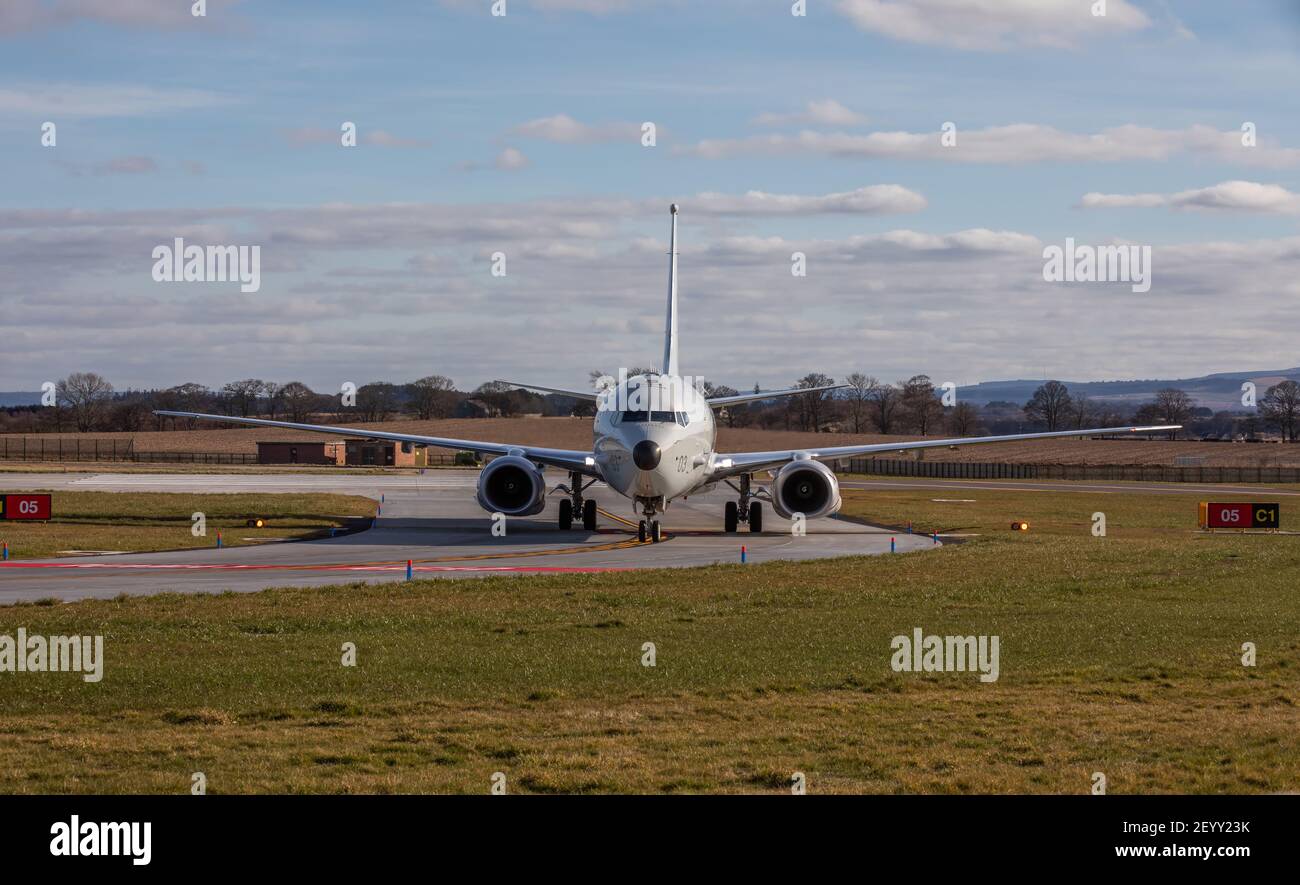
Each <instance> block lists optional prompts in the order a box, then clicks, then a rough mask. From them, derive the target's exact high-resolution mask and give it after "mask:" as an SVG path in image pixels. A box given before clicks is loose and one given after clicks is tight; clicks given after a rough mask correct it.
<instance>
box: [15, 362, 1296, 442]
mask: <svg viewBox="0 0 1300 885" xmlns="http://www.w3.org/2000/svg"><path fill="white" fill-rule="evenodd" d="M653 371H654V370H653V369H644V368H636V369H631V370H629V372H628V374H629V375H636V374H641V373H647V372H649V373H653ZM604 374H605V373H603V372H600V371H598V370H597V371H592V372H591V379H592V381H593V383H594V382H595V381H596V379H598V378H599V377H601V376H602V375H604ZM835 383H836V382H835V379H834V378H832V377H831V376H829V375H826V374H823V373H820V372H811V373H809V374H807V375H804V376H803V377H802V378H799V379H798V380H797V381H795V382H794V384H793V385H792V386H794V387H798V388H808V389H809V392H808V393H807V394H801V395H797V396H791V397H787V398H783V399H776V400H767V401H761V400H760V401H757V402H753V403H747V404H741V405H738V406H731V407H728V408H726V409H724V410H723V411H722V412H721V414H720V420H721V421H722V422H723V423H724V424H725V425H727V426H730V427H758V428H763V429H779V430H799V431H804V432H814V433H821V432H842V433H855V434H863V433H877V434H884V435H896V434H906V435H916V436H936V435H943V436H954V437H966V436H978V435H983V434H1002V433H1020V432H1026V433H1027V432H1034V431H1040V430H1048V431H1051V430H1068V429H1075V428H1077V429H1085V428H1088V427H1114V426H1120V425H1124V424H1134V423H1135V424H1181V425H1184V427H1185V430H1184V432H1183V435H1184V436H1201V437H1215V438H1235V437H1238V436H1241V437H1247V438H1253V437H1255V436H1256V435H1257V434H1259V433H1261V432H1263V431H1265V430H1276V431H1278V432H1280V433H1281V435H1282V437H1283V439H1286V440H1288V441H1290V442H1295V441H1296V440H1297V436H1298V435H1300V385H1297V383H1296V382H1295V381H1290V380H1287V381H1283V382H1281V383H1279V384H1276V385H1274V386H1272V387H1269V388H1268V390H1267V391H1266V392H1265V394H1264V396H1263V397H1262V398H1261V399H1260V400H1259V404H1258V409H1257V411H1256V412H1253V413H1252V412H1218V413H1215V412H1212V411H1211V410H1210V409H1207V408H1203V407H1198V406H1197V405H1196V403H1195V401H1194V400H1193V399H1192V397H1191V396H1189V395H1188V394H1187V392H1186V391H1183V390H1179V389H1176V388H1165V389H1163V390H1160V391H1158V392H1157V393H1156V395H1155V398H1154V399H1153V400H1151V401H1150V402H1146V403H1140V404H1129V405H1126V404H1123V403H1118V402H1115V401H1112V400H1106V401H1098V400H1093V399H1090V398H1088V397H1086V396H1082V395H1078V394H1072V393H1071V392H1070V391H1069V389H1068V388H1067V386H1066V385H1065V384H1063V383H1062V382H1060V381H1046V382H1044V383H1043V384H1042V385H1041V386H1039V387H1038V389H1037V390H1035V391H1034V393H1033V395H1032V396H1031V397H1030V399H1029V401H1028V402H1026V403H1023V404H1015V403H1008V402H991V403H986V404H983V405H979V406H977V405H974V404H972V403H968V402H963V401H960V400H958V399H957V398H956V396H955V391H952V392H951V393H950V395H949V396H948V397H947V398H945V391H943V390H942V389H940V388H937V387H936V385H935V384H934V382H933V381H931V379H930V378H929V376H927V375H914V376H912V377H911V378H908V379H906V380H900V381H896V382H892V383H891V382H883V381H880V380H878V379H876V378H873V377H871V376H869V375H865V374H863V373H861V372H853V373H850V374H849V375H847V376H845V378H844V380H843V381H842V382H841V383H842V384H843V385H844V386H843V387H842V388H840V389H838V390H834V391H818V390H815V389H814V388H818V387H826V386H829V385H832V384H835ZM753 390H754V392H756V393H757V392H759V391H760V390H761V388H759V387H758V385H755V386H754V387H753ZM703 392H704V394H705V395H706V396H734V395H736V394H738V393H739V391H738V390H737V389H736V388H733V387H729V386H727V385H721V384H712V383H705V384H704V385H703ZM55 399H56V404H55V405H53V406H48V407H41V406H24V407H12V408H9V409H7V410H5V412H3V413H0V431H4V432H10V433H12V432H41V431H55V432H58V431H68V430H76V431H80V432H82V433H89V432H94V431H126V432H138V431H142V430H192V429H194V428H195V427H196V426H197V423H198V422H197V421H196V420H195V419H192V418H170V417H164V416H158V415H154V414H153V412H154V410H155V409H165V410H171V411H182V412H205V413H211V414H222V415H232V416H238V417H245V418H247V417H261V418H269V419H272V420H277V419H278V420H288V421H294V422H298V423H311V422H317V421H321V420H327V421H332V422H335V423H356V422H362V421H364V422H382V421H389V420H394V419H411V418H413V419H419V420H433V419H439V418H450V417H509V416H514V415H522V414H542V415H578V416H582V415H590V414H592V410H593V408H594V406H593V405H592V404H591V403H589V402H585V401H581V400H576V399H574V398H573V397H565V396H563V395H555V394H552V395H547V396H542V395H540V394H537V393H532V392H529V391H524V390H520V389H518V388H514V387H511V386H510V385H509V384H505V383H503V382H499V381H491V382H487V383H485V384H480V385H479V386H478V387H476V388H473V389H472V390H468V391H462V390H459V389H458V388H457V387H456V384H455V383H454V382H453V381H452V379H451V378H448V377H447V376H445V375H427V376H425V377H423V378H419V379H417V380H415V381H410V382H406V383H393V382H388V381H374V382H370V383H368V384H363V385H360V386H359V387H356V388H355V390H352V389H348V390H346V391H339V392H337V393H328V394H327V393H318V392H316V391H314V390H312V389H311V388H310V387H309V386H307V385H306V384H305V383H303V382H301V381H289V382H286V383H277V382H274V381H266V380H263V379H259V378H245V379H242V380H239V381H232V382H230V383H228V384H225V385H222V386H221V387H220V388H216V389H212V388H209V387H207V386H205V385H203V384H198V383H194V382H187V383H184V384H178V385H176V386H175V387H169V388H165V389H160V390H143V391H141V390H127V391H120V392H119V391H117V390H115V389H114V387H113V385H112V384H111V383H110V382H109V381H108V380H107V379H106V378H104V377H103V376H101V375H98V374H96V373H94V372H74V373H72V374H70V375H68V377H66V378H64V379H61V380H60V381H59V382H58V383H57V385H56V390H55ZM1175 435H1176V434H1171V437H1172V436H1175Z"/></svg>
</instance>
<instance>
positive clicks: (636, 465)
mask: <svg viewBox="0 0 1300 885" xmlns="http://www.w3.org/2000/svg"><path fill="white" fill-rule="evenodd" d="M670 212H671V214H672V235H671V240H670V246H669V255H670V261H669V272H668V316H667V321H666V324H665V325H666V328H665V329H664V356H663V363H662V364H661V371H660V372H658V373H649V374H642V375H635V376H632V377H630V378H626V377H620V378H619V379H618V380H617V382H614V383H611V384H608V385H606V386H605V387H604V388H603V389H598V390H596V391H592V392H587V391H577V390H563V389H559V388H553V387H539V386H537V385H528V384H515V385H514V386H516V387H524V388H527V389H530V390H537V391H543V392H546V393H558V394H563V395H565V396H569V397H573V398H574V399H577V400H584V401H588V402H593V403H595V404H596V407H597V408H596V418H595V422H594V428H593V429H594V436H595V442H594V445H593V446H592V448H591V451H580V450H570V449H547V448H538V447H536V446H522V445H510V444H508V443H494V442H480V441H477V440H468V439H449V438H445V437H438V436H420V435H418V434H410V433H389V432H387V431H378V430H362V429H359V428H356V427H331V426H327V425H319V424H297V423H294V422H291V421H271V420H267V419H263V418H236V417H232V416H227V415H204V414H200V413H196V412H174V411H157V412H155V413H154V414H156V415H169V416H174V417H180V418H200V419H203V420H206V421H225V422H229V423H232V424H253V425H258V426H261V427H283V428H287V429H291V430H306V431H316V432H319V433H329V434H334V435H346V436H352V437H361V438H363V439H376V440H387V441H394V442H399V443H404V444H408V445H415V446H436V447H439V448H446V449H457V450H460V451H470V452H474V453H476V454H481V455H494V456H497V457H495V458H493V460H492V461H491V462H490V463H488V464H487V466H486V467H484V468H483V470H482V472H481V473H480V474H479V478H478V495H477V497H478V503H479V505H480V506H482V507H483V509H484V510H486V511H488V512H489V513H502V514H505V515H506V516H507V517H516V516H532V515H535V514H537V513H541V512H542V510H543V509H544V508H545V506H546V493H547V485H546V479H545V477H544V471H545V469H546V468H547V467H553V468H557V469H559V470H563V471H565V472H567V473H568V474H569V483H568V485H563V484H561V485H557V486H556V487H555V489H554V491H559V492H563V493H564V495H565V497H564V498H562V499H561V500H560V507H559V525H560V528H561V529H565V530H567V529H570V528H571V527H572V525H573V521H574V519H575V516H576V517H577V518H580V519H581V520H582V527H583V528H584V529H585V530H587V531H594V530H595V528H596V502H595V500H593V499H591V498H588V497H586V496H585V494H584V493H585V492H586V490H587V489H588V488H590V486H591V484H592V483H594V482H596V481H598V480H600V481H604V482H605V483H606V484H607V485H608V486H609V487H610V488H612V489H614V490H615V491H617V492H618V493H619V494H621V495H623V496H625V497H627V498H630V499H631V500H632V502H633V507H634V509H635V508H637V507H639V508H640V510H641V515H642V517H643V518H642V520H641V522H640V526H639V532H638V534H639V537H640V539H641V540H642V541H645V540H647V539H649V540H652V541H659V540H660V539H661V538H662V530H661V528H660V524H659V520H658V519H657V518H656V517H657V516H658V515H659V514H661V513H663V512H665V511H666V510H667V509H668V506H669V504H670V503H671V502H672V501H673V500H674V499H676V498H681V497H686V496H688V495H698V494H703V493H705V492H708V491H711V490H712V489H713V488H714V487H715V486H716V485H717V483H719V482H725V483H726V484H727V485H728V486H730V487H731V488H732V489H733V490H734V491H735V492H736V494H737V498H736V500H733V501H727V503H726V507H725V511H724V515H723V526H724V528H725V530H726V531H728V532H734V531H736V530H737V527H738V524H739V523H742V522H743V523H746V524H747V526H748V528H749V531H751V532H760V531H762V529H763V505H762V502H763V501H765V500H766V501H769V502H770V503H771V505H772V509H773V510H775V511H776V512H777V514H778V515H779V516H781V517H782V518H785V519H791V518H793V517H794V515H795V514H802V515H803V517H804V518H805V519H809V520H811V519H818V518H821V517H825V516H830V515H831V514H833V513H835V512H836V511H837V510H839V509H840V505H841V500H840V490H839V482H838V480H837V479H836V478H835V474H834V472H833V471H832V470H831V469H830V468H829V467H827V466H826V465H825V464H824V463H823V462H825V461H836V460H839V459H842V458H852V457H858V456H861V455H870V454H873V453H877V452H902V451H909V450H912V449H933V448H944V447H950V446H965V445H975V444H979V443H996V442H1007V441H1012V440H1026V439H1056V438H1060V437H1069V436H1092V435H1096V434H1109V433H1142V432H1149V431H1160V430H1176V429H1178V427H1179V425H1161V426H1152V427H1104V428H1100V429H1093V430H1059V431H1052V432H1049V433H1019V434H1012V435H1009V436H982V437H966V438H960V439H926V440H920V441H917V442H893V443H875V444H871V445H858V446H829V447H826V448H816V447H810V448H805V449H792V450H789V451H775V452H719V451H717V449H716V447H715V439H716V436H717V425H716V423H715V421H714V416H713V410H714V409H717V408H721V407H724V406H730V405H735V404H738V403H747V402H753V401H757V400H770V399H775V398H777V397H785V396H798V395H801V394H804V395H806V394H811V393H817V392H819V391H825V390H830V389H833V388H835V387H843V386H844V385H830V386H828V387H812V388H796V389H793V390H776V391H768V392H765V393H749V394H740V395H738V396H720V397H718V396H715V397H708V396H705V395H704V394H702V393H701V392H700V390H699V389H698V388H697V386H696V384H695V383H692V380H691V379H689V378H683V377H682V376H681V375H680V374H679V373H678V338H677V205H676V204H675V203H674V204H673V205H672V207H671V208H670ZM508 383H513V382H508ZM762 471H770V472H772V482H771V484H770V485H769V486H768V487H766V488H761V487H760V488H756V487H755V483H754V474H755V473H758V472H762Z"/></svg>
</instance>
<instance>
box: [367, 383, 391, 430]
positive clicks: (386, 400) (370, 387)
mask: <svg viewBox="0 0 1300 885" xmlns="http://www.w3.org/2000/svg"><path fill="white" fill-rule="evenodd" d="M396 408H397V388H396V387H395V386H394V385H392V384H390V383H389V382H387V381H372V382H370V383H369V384H363V385H361V386H360V387H358V388H357V411H358V412H360V413H361V417H362V418H363V419H364V420H366V421H387V420H388V416H389V415H391V414H392V413H393V411H394V410H395V409H396Z"/></svg>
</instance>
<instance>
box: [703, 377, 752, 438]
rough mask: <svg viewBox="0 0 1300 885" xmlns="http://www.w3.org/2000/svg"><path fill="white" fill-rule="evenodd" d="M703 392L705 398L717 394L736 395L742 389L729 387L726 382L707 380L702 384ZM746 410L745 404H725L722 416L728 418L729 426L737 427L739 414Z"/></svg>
mask: <svg viewBox="0 0 1300 885" xmlns="http://www.w3.org/2000/svg"><path fill="white" fill-rule="evenodd" d="M701 393H702V394H703V395H704V398H705V399H709V398H712V397H715V396H736V395H737V394H739V393H740V391H739V390H737V389H736V388H734V387H728V386H727V385H725V384H712V383H710V382H708V381H705V382H704V384H703V385H702V390H701ZM744 411H745V406H744V405H743V404H741V405H730V406H724V407H723V409H722V416H723V417H725V418H726V419H727V426H728V427H735V426H736V418H737V416H738V415H742V414H744Z"/></svg>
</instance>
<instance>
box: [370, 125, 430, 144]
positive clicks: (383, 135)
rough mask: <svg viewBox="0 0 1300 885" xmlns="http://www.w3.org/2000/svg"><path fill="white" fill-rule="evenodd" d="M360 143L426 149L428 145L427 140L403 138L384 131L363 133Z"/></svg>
mask: <svg viewBox="0 0 1300 885" xmlns="http://www.w3.org/2000/svg"><path fill="white" fill-rule="evenodd" d="M361 142H362V143H363V144H373V145H375V146H376V147H428V146H429V145H430V142H429V141H428V140H427V139H424V138H405V137H403V136H400V135H394V134H393V133H391V132H388V131H386V130H384V129H376V130H375V131H374V132H366V133H364V134H363V135H362V136H361Z"/></svg>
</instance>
